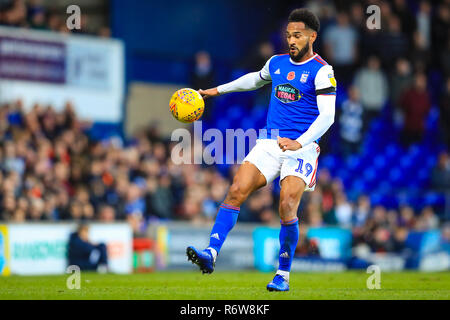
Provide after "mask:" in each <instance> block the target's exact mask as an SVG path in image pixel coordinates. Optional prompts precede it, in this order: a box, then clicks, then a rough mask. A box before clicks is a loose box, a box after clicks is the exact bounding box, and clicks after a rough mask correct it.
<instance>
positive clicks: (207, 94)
mask: <svg viewBox="0 0 450 320" xmlns="http://www.w3.org/2000/svg"><path fill="white" fill-rule="evenodd" d="M198 93H200V95H201V96H202V98H203V99H207V98H209V97H216V96H219V95H220V93H219V90H217V87H216V88H211V89H206V90H202V89H199V90H198Z"/></svg>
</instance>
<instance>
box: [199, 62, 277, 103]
mask: <svg viewBox="0 0 450 320" xmlns="http://www.w3.org/2000/svg"><path fill="white" fill-rule="evenodd" d="M272 58H273V57H272ZM272 58H270V59H269V60H268V61H267V62H266V64H265V65H264V67H263V68H262V69H261V71H259V72H250V73H247V74H245V75H243V76H242V77H240V78H238V79H236V80H234V81H231V82H228V83H225V84H222V85H220V86H218V87H216V88H211V89H207V90H202V89H200V90H198V92H199V93H200V94H201V95H202V97H203V98H204V99H206V98H209V97H215V96H219V95H221V94H224V93H230V92H240V91H251V90H256V89H259V88H261V87H262V86H264V85H266V84H268V83H270V82H272V78H271V76H270V71H269V63H270V60H271V59H272Z"/></svg>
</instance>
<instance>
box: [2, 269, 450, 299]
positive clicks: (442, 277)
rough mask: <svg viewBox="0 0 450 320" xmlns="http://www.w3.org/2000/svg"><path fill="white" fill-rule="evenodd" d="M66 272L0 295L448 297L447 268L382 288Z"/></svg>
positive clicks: (6, 280)
mask: <svg viewBox="0 0 450 320" xmlns="http://www.w3.org/2000/svg"><path fill="white" fill-rule="evenodd" d="M68 276H69V275H58V276H10V277H0V299H1V300H3V299H32V300H38V299H65V300H71V299H83V300H88V299H113V300H115V299H119V300H123V299H146V300H159V299H163V300H172V299H177V300H254V299H258V300H272V299H282V300H290V299H295V300H303V299H318V300H321V299H331V300H335V299H350V300H353V299H364V300H372V299H404V300H412V299H433V300H435V299H436V300H437V299H445V300H449V299H450V272H437V273H419V272H398V273H381V289H379V290H376V289H373V290H369V289H367V287H366V281H367V278H368V277H369V276H370V274H367V273H365V272H364V271H360V272H343V273H291V280H290V286H291V290H290V291H289V292H268V291H267V290H266V285H267V283H268V282H269V281H270V280H271V279H272V277H273V274H272V273H261V272H256V271H236V272H217V271H216V272H214V273H213V274H210V275H202V274H201V273H199V272H189V271H186V272H168V271H167V272H161V271H159V272H154V273H147V274H131V275H115V274H104V275H101V274H95V273H81V282H80V283H81V288H80V289H78V290H77V289H73V290H69V289H68V288H67V286H66V282H67V278H68Z"/></svg>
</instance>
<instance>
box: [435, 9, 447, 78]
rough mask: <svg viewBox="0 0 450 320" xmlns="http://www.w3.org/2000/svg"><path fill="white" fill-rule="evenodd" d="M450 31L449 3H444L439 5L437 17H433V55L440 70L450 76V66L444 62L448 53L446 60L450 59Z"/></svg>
mask: <svg viewBox="0 0 450 320" xmlns="http://www.w3.org/2000/svg"><path fill="white" fill-rule="evenodd" d="M448 30H450V8H449V3H448V1H447V2H445V1H443V2H441V3H440V4H438V6H437V10H436V16H435V17H433V19H432V22H431V52H432V54H433V61H434V62H437V66H438V68H439V69H440V70H442V71H443V72H444V74H446V75H449V71H450V69H449V67H450V66H449V65H448V64H447V65H446V64H445V63H443V61H442V60H443V59H445V58H444V55H445V54H446V53H447V58H446V60H447V61H448V60H449V59H450V58H449V57H448V56H449V52H448V49H449V48H448V44H449V43H450V39H449V37H448ZM441 54H442V56H441ZM441 59H442V60H441Z"/></svg>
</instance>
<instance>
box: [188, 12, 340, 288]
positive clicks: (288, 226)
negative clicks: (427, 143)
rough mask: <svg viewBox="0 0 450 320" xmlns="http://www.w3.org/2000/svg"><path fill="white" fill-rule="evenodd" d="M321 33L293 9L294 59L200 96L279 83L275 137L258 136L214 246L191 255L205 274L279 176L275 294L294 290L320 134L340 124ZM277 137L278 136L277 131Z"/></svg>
mask: <svg viewBox="0 0 450 320" xmlns="http://www.w3.org/2000/svg"><path fill="white" fill-rule="evenodd" d="M319 28H320V22H319V20H318V18H317V17H316V16H315V15H314V14H313V13H312V12H310V11H308V10H306V9H295V10H293V11H292V12H291V13H290V15H289V18H288V25H287V28H286V39H287V42H288V46H289V53H286V54H280V55H275V56H273V57H271V58H270V59H269V60H268V61H267V62H266V64H265V65H264V67H263V68H262V69H261V70H260V71H259V72H252V73H248V74H246V75H244V76H242V77H240V78H238V79H237V80H234V81H232V82H229V83H226V84H223V85H220V86H218V87H216V88H212V89H207V90H199V93H200V94H201V95H202V97H203V98H208V97H214V96H219V95H222V94H225V93H230V92H237V91H249V90H255V89H258V88H261V87H262V86H264V85H266V84H269V83H270V82H271V83H272V93H271V97H270V104H269V110H268V114H267V125H266V127H265V129H266V131H267V132H268V135H267V136H266V137H264V138H262V137H261V136H260V137H259V138H258V140H257V143H256V145H255V146H254V147H253V149H252V150H251V151H250V152H249V154H248V155H247V156H246V157H245V158H244V160H243V162H242V164H241V165H240V167H239V169H238V171H237V173H236V175H235V176H234V178H233V183H232V185H231V186H230V189H229V190H228V193H227V195H226V197H225V200H224V201H223V203H222V204H221V205H220V207H219V211H218V213H217V216H216V220H215V223H214V226H213V228H212V231H211V235H210V240H209V246H208V247H207V248H206V249H204V250H198V249H196V248H194V247H192V246H189V247H188V248H187V249H186V254H187V256H188V260H190V261H192V262H193V263H195V264H196V265H198V267H199V268H200V270H201V271H202V272H203V273H211V272H213V271H214V267H215V262H216V258H217V256H218V255H219V252H220V249H221V247H222V245H223V243H224V241H225V239H226V237H227V235H228V233H229V232H230V230H231V229H232V228H233V226H234V225H235V224H236V221H237V218H238V215H239V210H240V206H241V205H242V203H243V202H244V201H245V200H246V199H247V198H248V196H249V195H250V194H251V193H252V192H253V191H255V190H257V189H259V188H261V187H263V186H265V185H267V184H269V183H271V182H272V181H273V180H274V179H275V178H277V177H278V176H280V186H281V191H280V203H279V215H280V219H281V220H280V223H281V230H280V235H279V240H280V252H279V260H278V262H279V266H278V270H277V272H276V274H275V277H274V278H273V280H272V281H271V282H270V283H269V284H268V285H267V290H269V291H289V272H290V269H291V264H292V259H293V256H294V252H295V248H296V246H297V242H298V238H299V228H298V218H297V209H298V206H299V204H300V200H301V197H302V194H303V192H304V191H312V190H314V188H315V185H316V176H317V175H316V172H317V164H318V157H319V154H320V148H319V145H318V142H319V140H320V138H321V136H322V135H323V134H324V133H325V132H326V131H327V130H328V129H329V128H330V126H331V125H332V124H333V122H334V114H335V102H336V80H335V78H334V73H333V68H332V67H331V66H330V65H329V64H328V63H327V62H326V61H325V60H323V59H322V58H321V57H320V56H319V55H318V54H317V53H315V52H314V51H313V44H314V41H315V40H316V39H317V33H318V31H319ZM274 129H275V130H277V131H275V132H278V135H276V136H273V135H272V134H271V133H272V132H274V131H273V130H274Z"/></svg>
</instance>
